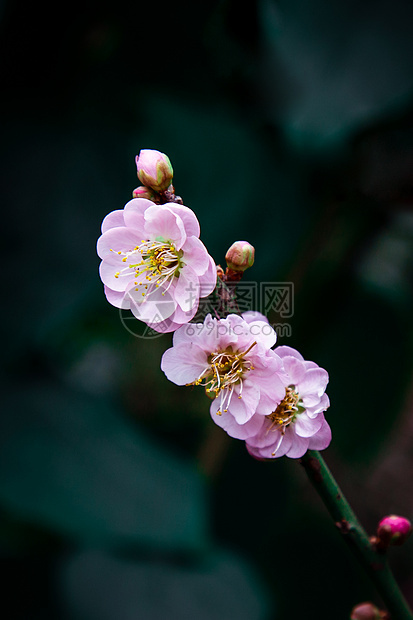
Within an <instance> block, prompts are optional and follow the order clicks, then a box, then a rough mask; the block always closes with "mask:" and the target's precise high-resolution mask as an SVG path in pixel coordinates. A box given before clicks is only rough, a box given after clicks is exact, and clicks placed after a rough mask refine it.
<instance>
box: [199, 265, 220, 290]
mask: <svg viewBox="0 0 413 620" xmlns="http://www.w3.org/2000/svg"><path fill="white" fill-rule="evenodd" d="M199 284H200V286H201V289H200V296H201V297H207V295H210V293H212V291H213V290H214V289H215V287H216V285H217V266H216V265H215V261H214V260H213V259H212V258H211V257H209V265H208V268H207V270H206V271H205V273H204V274H203V275H202V276H200V277H199Z"/></svg>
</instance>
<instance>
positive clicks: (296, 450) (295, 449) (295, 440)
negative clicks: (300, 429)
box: [287, 426, 310, 459]
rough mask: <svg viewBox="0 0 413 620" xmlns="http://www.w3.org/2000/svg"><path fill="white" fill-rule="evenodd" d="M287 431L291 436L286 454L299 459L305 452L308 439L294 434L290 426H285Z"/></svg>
mask: <svg viewBox="0 0 413 620" xmlns="http://www.w3.org/2000/svg"><path fill="white" fill-rule="evenodd" d="M287 432H288V434H289V435H290V436H291V447H290V449H289V450H288V452H287V456H288V457H289V458H290V459H299V458H301V457H302V456H303V455H304V454H305V453H306V452H307V450H308V444H309V441H310V440H309V439H308V437H300V436H299V435H296V434H295V433H294V431H293V430H292V429H291V426H289V427H288V428H287Z"/></svg>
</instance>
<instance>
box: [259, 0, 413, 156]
mask: <svg viewBox="0 0 413 620" xmlns="http://www.w3.org/2000/svg"><path fill="white" fill-rule="evenodd" d="M260 18H261V28H262V33H263V39H264V41H265V53H264V60H263V62H264V66H263V74H262V76H261V79H263V80H264V79H265V88H266V99H265V105H266V108H267V111H268V114H269V116H270V117H271V118H272V120H273V122H275V124H276V125H278V124H279V123H281V126H282V127H283V130H284V132H285V134H286V136H287V138H288V140H289V141H290V142H291V143H292V144H294V145H295V146H296V147H298V148H300V149H304V150H306V149H311V150H317V149H320V150H324V149H331V148H332V147H336V146H342V145H343V143H345V141H346V140H347V139H348V136H349V134H351V133H353V132H354V131H355V130H357V129H359V128H360V126H362V125H365V124H368V123H371V122H374V121H376V120H377V118H379V117H380V116H383V115H387V114H389V113H394V112H395V111H397V110H400V109H403V107H404V106H406V105H407V104H408V103H409V101H411V97H412V92H413V66H412V63H411V57H412V54H413V38H412V36H411V23H412V21H413V6H412V5H411V3H408V2H404V0H395V2H393V3H392V4H391V7H389V3H388V2H385V1H381V2H375V3H365V4H364V5H363V6H362V7H361V6H360V3H358V2H350V3H349V2H346V1H344V0H341V1H339V2H334V3H325V2H323V1H322V0H313V1H312V2H300V1H299V0H295V1H294V2H288V3H286V2H281V3H280V2H277V3H276V2H275V1H274V0H260Z"/></svg>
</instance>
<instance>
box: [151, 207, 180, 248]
mask: <svg viewBox="0 0 413 620" xmlns="http://www.w3.org/2000/svg"><path fill="white" fill-rule="evenodd" d="M145 234H146V235H147V236H148V238H149V239H151V240H158V241H165V242H166V241H170V242H171V243H173V245H174V246H175V248H176V249H177V250H180V249H181V247H182V246H183V244H184V243H185V241H186V233H185V228H184V223H183V221H182V220H181V218H180V217H179V216H178V215H175V213H173V212H172V211H171V210H170V209H168V207H167V206H158V205H154V206H153V207H149V208H148V209H146V211H145Z"/></svg>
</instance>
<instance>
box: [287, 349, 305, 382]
mask: <svg viewBox="0 0 413 620" xmlns="http://www.w3.org/2000/svg"><path fill="white" fill-rule="evenodd" d="M282 360H283V363H284V369H285V371H286V373H287V374H288V380H289V381H288V384H289V385H297V384H298V383H299V382H300V381H302V379H303V378H304V375H305V366H304V362H302V361H301V360H300V359H298V358H297V357H293V356H292V355H286V356H283V358H282Z"/></svg>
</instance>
